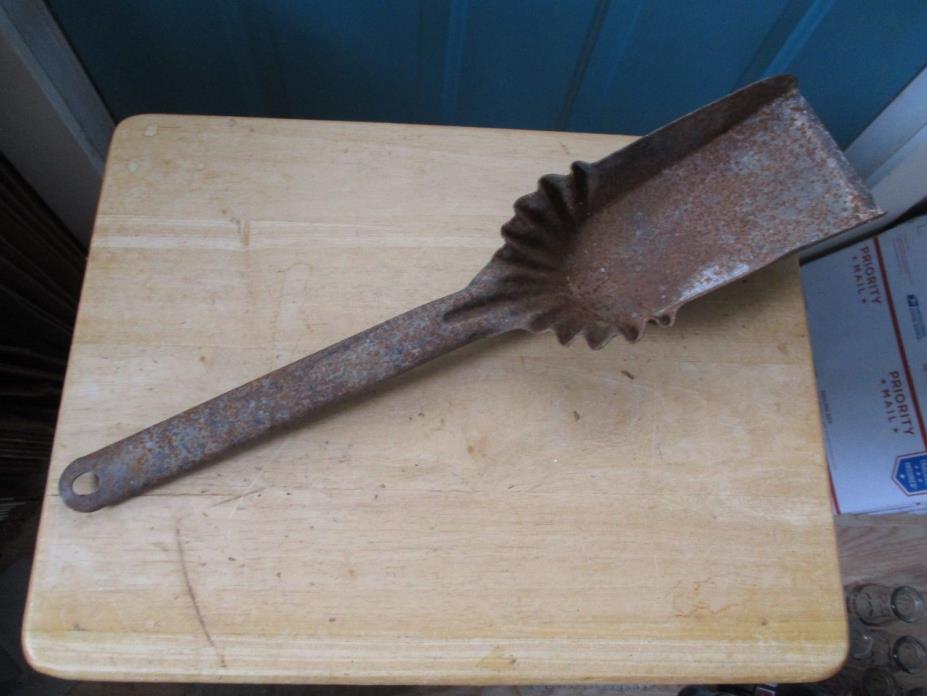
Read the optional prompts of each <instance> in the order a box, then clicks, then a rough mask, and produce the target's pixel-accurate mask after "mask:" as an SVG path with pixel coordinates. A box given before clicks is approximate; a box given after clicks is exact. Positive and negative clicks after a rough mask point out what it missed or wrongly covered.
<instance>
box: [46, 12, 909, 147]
mask: <svg viewBox="0 0 927 696" xmlns="http://www.w3.org/2000/svg"><path fill="white" fill-rule="evenodd" d="M47 2H48V5H49V7H50V8H51V10H52V12H53V13H54V14H55V16H56V17H57V18H58V21H59V22H60V24H61V27H62V29H63V30H64V32H65V34H66V36H67V37H68V38H69V40H70V41H71V43H72V44H73V46H74V48H75V51H76V52H77V54H78V56H79V57H80V59H81V60H82V61H83V63H84V65H85V66H86V68H87V71H88V72H89V74H90V76H91V79H92V80H93V81H94V82H95V83H96V85H97V88H98V89H99V91H100V93H101V95H102V96H103V99H104V100H105V102H106V103H107V105H108V106H109V108H110V110H111V111H112V113H113V116H114V117H115V118H116V119H122V118H124V117H126V116H130V115H132V114H136V113H142V112H152V111H155V112H179V113H206V114H234V115H253V116H278V117H295V118H328V119H350V120H368V121H403V122H417V123H447V124H463V125H480V126H502V127H512V128H542V129H563V130H582V131H598V132H611V133H645V132H647V131H649V130H652V129H653V128H656V127H657V126H659V125H661V124H662V123H664V122H666V121H668V120H670V119H672V118H674V117H676V116H680V115H682V114H684V113H686V112H687V111H690V110H692V109H694V108H696V107H698V106H700V105H701V104H703V103H705V102H708V101H710V100H712V99H716V98H718V97H720V96H722V95H724V94H725V93H727V92H729V91H731V90H732V89H734V88H736V87H739V86H742V85H744V84H747V83H749V82H751V81H753V80H756V79H759V78H761V77H764V76H766V75H771V74H775V73H779V72H792V73H794V74H796V75H797V76H798V78H799V81H800V84H801V87H802V90H803V92H804V93H805V95H806V96H807V97H808V98H809V100H810V101H811V103H812V104H813V105H814V106H815V108H816V109H817V110H818V112H819V113H820V114H821V116H822V118H823V119H824V121H825V122H826V123H827V125H828V126H829V127H830V129H831V131H832V132H833V133H834V135H835V137H836V138H837V140H838V141H839V142H840V143H841V144H843V145H846V144H848V143H849V142H850V141H851V140H852V139H853V138H854V137H855V136H856V135H857V134H858V133H859V132H860V131H861V130H862V129H863V128H864V127H865V126H866V125H867V124H868V123H869V122H870V121H871V120H872V118H873V117H874V116H875V115H876V114H878V112H879V111H881V109H882V108H883V107H884V106H885V105H886V104H887V103H888V102H889V101H891V99H892V98H893V97H894V96H895V95H896V94H897V93H898V92H899V91H900V90H901V89H902V88H903V87H904V86H905V85H906V84H907V83H908V82H909V81H910V80H911V78H912V77H914V75H916V74H917V72H919V71H920V70H921V69H922V68H923V67H924V66H925V65H927V1H925V0H881V1H878V2H876V1H875V0H391V1H387V0H341V1H337V2H336V1H334V0H332V1H326V2H323V1H320V0H264V1H263V2H262V1H260V0H47Z"/></svg>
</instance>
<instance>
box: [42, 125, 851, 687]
mask: <svg viewBox="0 0 927 696" xmlns="http://www.w3.org/2000/svg"><path fill="white" fill-rule="evenodd" d="M630 140H631V139H630V138H627V137H621V136H609V135H577V134H567V133H541V132H524V131H506V130H483V129H466V128H441V127H426V126H411V125H382V124H357V123H332V122H307V121H278V120H251V119H231V118H203V117H186V116H183V117H181V116H149V115H146V116H136V117H134V118H131V119H129V120H128V121H125V122H123V124H122V125H121V126H120V127H119V128H118V130H117V133H116V136H115V139H114V142H113V145H112V149H111V152H110V158H109V162H108V165H107V170H106V178H105V183H104V187H103V193H102V200H101V202H100V208H99V214H98V219H97V224H96V230H95V233H94V237H93V247H92V250H91V254H90V263H89V267H88V271H87V276H86V281H85V286H84V291H83V297H82V300H81V307H80V315H79V318H78V323H77V332H76V335H75V339H74V346H73V349H72V352H71V358H70V365H69V369H68V376H67V384H66V389H65V395H64V401H63V404H62V408H61V416H60V421H59V425H58V432H57V439H56V444H55V450H54V455H53V460H52V465H51V471H50V476H49V485H48V491H47V498H46V502H45V507H44V511H43V516H42V522H41V531H40V535H39V542H38V548H37V552H36V557H35V566H34V569H33V576H32V583H31V587H30V593H29V600H28V609H27V616H26V622H25V630H24V643H25V648H26V651H27V653H28V656H29V659H30V660H31V662H32V664H33V665H34V666H35V667H36V668H37V669H39V670H40V671H42V672H46V673H49V674H55V675H59V676H65V677H71V678H87V679H132V680H138V679H151V680H164V681H182V680H203V681H215V680H228V681H253V682H315V683H321V682H358V683H385V682H396V683H441V684H450V683H487V684H489V683H492V684H499V683H514V684H518V683H521V684H525V683H533V682H556V683H567V682H578V681H605V682H660V681H662V682H719V681H720V682H753V681H801V680H809V679H817V678H822V677H825V676H827V675H828V674H829V673H830V672H832V671H834V670H835V669H836V668H837V667H838V665H839V664H840V662H841V661H842V659H843V656H844V653H845V648H846V644H845V624H844V614H843V608H842V601H841V596H842V595H841V590H840V581H839V577H838V568H837V561H836V551H835V543H834V530H833V525H832V521H831V514H830V507H829V500H828V483H827V475H826V471H825V465H824V457H823V450H822V443H821V435H820V431H819V424H818V410H817V404H816V399H815V387H814V380H813V375H812V370H811V364H810V357H809V348H808V341H807V337H806V329H805V319H804V312H803V306H802V292H801V286H800V282H799V275H798V268H797V265H796V263H795V262H794V261H787V262H784V263H780V264H778V265H776V266H774V267H773V268H771V269H769V270H767V271H765V272H762V273H760V274H758V275H756V276H754V277H751V278H750V279H749V280H748V281H746V282H741V283H738V284H737V285H735V286H732V287H729V288H727V289H725V290H724V291H722V292H719V293H717V294H715V295H712V296H710V297H707V298H704V299H702V300H700V301H698V302H696V303H695V304H693V305H691V306H689V307H687V308H685V309H684V310H683V311H682V313H681V316H680V320H679V323H678V325H677V327H676V328H674V329H672V330H663V329H657V328H652V329H651V330H650V331H649V333H648V335H647V336H646V337H645V339H644V341H643V342H642V343H640V344H638V345H634V346H632V345H628V344H626V343H624V342H622V341H620V340H616V341H614V342H612V343H611V344H609V345H608V346H607V347H606V348H605V349H604V350H602V351H599V352H592V351H590V350H588V349H587V348H586V347H585V346H584V345H582V344H581V342H579V341H577V342H576V343H575V344H574V345H572V346H571V347H569V348H562V347H561V346H559V345H558V344H557V342H556V340H555V339H554V338H553V337H552V336H551V335H542V336H528V335H510V336H507V337H502V338H499V339H495V340H491V341H485V342H483V343H481V344H477V345H474V346H471V347H469V348H467V349H464V350H462V351H460V352H458V353H455V354H452V355H449V356H446V357H445V358H444V359H442V360H439V361H437V362H436V363H434V364H432V365H430V366H427V367H425V368H423V369H420V370H418V371H415V372H413V373H410V374H408V375H406V376H405V377H403V378H401V379H399V380H397V381H395V382H393V383H391V384H389V385H387V386H384V387H383V388H381V389H378V390H377V391H376V392H375V393H372V394H370V395H368V396H366V397H364V398H360V399H356V400H354V401H353V402H352V403H350V404H348V405H346V406H344V407H342V408H339V409H337V410H333V411H331V412H329V413H328V414H327V415H326V416H325V417H324V418H322V419H320V420H318V421H316V422H314V423H312V424H310V425H307V426H306V427H302V428H299V429H296V430H294V431H292V432H289V433H287V434H285V435H281V436H279V437H276V438H273V439H271V440H269V441H267V442H265V443H263V444H261V445H259V446H257V447H253V448H251V449H249V450H247V451H244V452H241V453H239V454H238V455H237V456H234V457H232V458H230V459H228V460H226V461H224V462H222V463H220V464H217V465H215V466H212V467H210V468H208V469H205V470H202V471H200V472H198V473H196V474H194V475H191V476H189V477H186V478H182V479H179V480H176V481H174V482H172V483H170V484H169V485H166V486H163V487H162V488H160V489H158V490H156V491H155V492H153V493H151V494H149V495H146V496H144V497H141V498H138V499H135V500H132V501H129V502H127V503H125V504H122V505H120V506H118V507H114V508H110V509H105V510H102V511H100V512H96V513H93V514H81V513H76V512H73V511H71V510H69V509H67V508H66V507H65V506H64V505H63V504H62V503H61V501H60V500H59V499H58V497H57V495H56V482H57V479H58V475H59V474H60V472H61V470H62V469H63V468H64V467H65V465H66V464H67V463H68V462H70V461H71V460H72V459H74V458H75V457H77V456H79V455H83V454H86V453H88V452H90V451H93V450H96V449H97V448H99V447H101V446H103V445H105V444H108V443H110V442H112V441H114V440H116V439H119V438H121V437H124V436H126V435H129V434H131V433H133V432H135V431H137V430H138V429H140V428H142V427H144V426H147V425H150V424H151V423H154V422H156V421H158V420H160V419H162V418H164V417H166V416H169V415H172V414H173V413H175V412H177V411H180V410H182V409H184V408H186V407H188V406H191V405H193V404H196V403H198V402H200V401H202V400H204V399H206V398H208V397H211V396H213V395H215V394H217V393H219V392H220V391H223V390H225V389H228V388H231V387H234V386H236V385H238V384H239V383H241V382H243V381H245V380H248V379H251V378H253V377H256V376H258V375H260V374H262V373H263V372H265V371H267V370H270V369H272V368H275V367H278V366H280V365H283V364H285V363H287V362H289V361H292V360H294V359H296V358H297V357H300V356H302V355H304V354H306V353H310V352H312V351H315V350H317V349H320V348H322V347H324V346H326V345H328V344H330V343H332V342H334V341H336V340H338V339H341V338H343V337H345V336H348V335H350V334H352V333H354V332H356V331H359V330H361V329H364V328H366V327H368V326H370V325H372V324H374V323H376V322H378V321H381V320H383V319H386V318H388V317H390V316H392V315H394V314H396V313H399V312H401V311H403V310H405V309H409V308H411V307H413V306H415V305H417V304H420V303H422V302H425V301H428V300H430V299H433V298H436V297H439V296H441V295H444V294H447V293H450V292H452V291H454V290H457V289H459V288H460V287H462V286H463V285H464V284H466V283H467V282H468V280H469V279H470V277H471V276H472V275H473V274H474V273H475V272H476V271H477V270H479V268H480V267H481V266H482V265H483V264H484V263H485V261H486V260H487V259H488V258H489V256H490V254H491V253H492V252H493V250H494V249H495V248H496V247H497V246H499V244H500V237H499V234H498V229H499V227H500V225H501V224H502V223H503V222H504V221H505V220H506V219H507V218H508V217H509V215H510V212H511V204H512V202H513V201H514V200H515V198H516V197H518V196H519V195H521V194H523V193H527V192H529V191H531V190H533V189H534V186H535V181H536V179H537V178H538V177H539V176H540V175H541V174H544V173H547V172H551V171H554V172H564V171H566V170H567V167H568V164H569V163H570V162H571V161H573V160H575V159H596V158H598V157H600V156H603V155H605V154H607V153H609V152H610V151H612V150H615V149H617V148H619V147H621V146H622V145H625V144H626V143H628V142H629V141H630Z"/></svg>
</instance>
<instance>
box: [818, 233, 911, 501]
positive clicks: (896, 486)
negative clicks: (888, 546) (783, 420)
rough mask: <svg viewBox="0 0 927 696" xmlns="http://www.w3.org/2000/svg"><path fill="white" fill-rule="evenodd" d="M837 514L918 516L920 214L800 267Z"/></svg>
mask: <svg viewBox="0 0 927 696" xmlns="http://www.w3.org/2000/svg"><path fill="white" fill-rule="evenodd" d="M802 278H803V281H804V286H805V302H806V305H807V309H808V324H809V329H810V332H811V346H812V350H813V352H814V366H815V373H816V375H817V384H818V396H819V399H820V402H821V417H822V420H823V424H824V436H825V440H826V447H827V457H828V463H829V465H830V474H831V483H832V486H833V493H834V507H835V509H836V510H837V512H844V513H858V512H900V511H910V510H913V511H919V512H927V430H925V428H924V412H923V409H924V408H927V330H925V316H927V216H924V217H919V218H916V219H913V220H910V221H908V222H906V223H904V224H901V225H898V226H897V227H894V228H892V229H890V230H887V231H886V232H883V233H882V234H880V235H878V236H877V237H873V238H870V239H867V240H865V241H862V242H858V243H856V244H854V245H852V246H850V247H847V248H845V249H841V250H839V251H836V252H834V253H832V254H829V255H828V256H825V257H823V258H821V259H818V260H816V261H813V262H811V263H808V264H806V265H805V266H804V267H803V269H802Z"/></svg>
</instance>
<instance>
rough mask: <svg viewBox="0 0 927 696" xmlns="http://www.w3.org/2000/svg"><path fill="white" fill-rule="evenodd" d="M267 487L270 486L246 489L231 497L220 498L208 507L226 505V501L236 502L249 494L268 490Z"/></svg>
mask: <svg viewBox="0 0 927 696" xmlns="http://www.w3.org/2000/svg"><path fill="white" fill-rule="evenodd" d="M267 488H268V486H261V487H260V488H255V489H254V490H253V491H245V492H244V493H239V494H238V495H233V496H232V497H231V498H226V499H225V500H220V501H219V502H218V503H213V504H212V505H210V506H209V507H208V508H207V510H211V509H212V508H215V507H219V506H220V505H225V504H226V503H234V502H235V501H236V500H241V499H242V498H246V497H248V496H249V495H254V494H255V493H260V492H261V491H266V490H267Z"/></svg>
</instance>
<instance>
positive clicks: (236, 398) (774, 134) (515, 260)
mask: <svg viewBox="0 0 927 696" xmlns="http://www.w3.org/2000/svg"><path fill="white" fill-rule="evenodd" d="M880 214H881V213H880V211H879V210H878V209H877V208H876V206H875V205H874V203H873V201H872V198H871V196H870V195H869V193H868V191H866V189H865V187H864V186H863V184H862V183H861V182H860V181H859V179H858V178H857V176H856V175H855V173H854V172H853V171H852V169H851V168H850V166H849V164H848V163H847V162H846V160H845V159H844V157H843V155H842V154H841V153H840V151H839V149H838V148H837V146H836V144H835V143H834V142H833V140H832V139H831V138H830V136H829V135H828V133H827V131H826V130H825V129H824V127H823V126H822V125H821V123H820V122H819V121H818V119H817V117H816V116H815V114H814V112H813V111H812V110H811V108H810V107H809V105H808V104H807V102H805V100H804V99H803V98H802V97H801V95H800V94H799V93H798V90H797V88H796V86H795V82H794V80H793V79H792V78H789V77H775V78H771V79H768V80H764V81H762V82H757V83H756V84H753V85H751V86H749V87H746V88H744V89H742V90H740V91H737V92H734V93H733V94H731V95H729V96H728V97H725V98H724V99H721V100H720V101H717V102H714V103H713V104H710V105H708V106H706V107H704V108H702V109H699V110H698V111H695V112H693V113H691V114H689V115H688V116H685V117H683V118H681V119H679V120H677V121H674V122H672V123H670V124H669V125H667V126H665V127H663V128H661V129H660V130H657V131H655V132H654V133H651V134H650V135H648V136H645V137H643V138H641V139H640V140H637V141H635V142H634V143H632V144H631V145H629V146H628V147H626V148H624V149H622V150H619V151H618V152H615V153H614V154H612V155H609V156H608V157H606V158H605V159H602V160H599V161H598V162H594V163H592V164H588V163H586V162H576V163H574V164H573V165H572V168H571V173H570V174H569V175H566V176H560V175H548V176H545V177H543V178H542V179H541V180H540V183H539V187H538V190H537V191H536V192H534V193H532V194H529V195H527V196H524V197H523V198H520V199H519V200H518V201H516V203H515V216H514V217H513V218H512V219H511V220H509V221H508V222H507V223H506V224H505V225H504V226H503V227H502V236H503V237H504V239H505V244H504V245H503V246H502V248H501V249H499V251H497V252H496V254H495V255H494V256H493V257H492V260H491V261H490V262H489V264H488V265H487V266H486V267H485V268H483V270H482V271H480V272H479V273H478V274H477V276H476V277H475V278H474V279H473V281H472V282H471V283H470V285H468V286H467V287H466V288H465V289H463V290H461V291H460V292H458V293H455V294H453V295H450V296H448V297H444V298H441V299H439V300H435V301H434V302H431V303H429V304H426V305H423V306H421V307H418V308H417V309H413V310H411V311H410V312H406V313H405V314H402V315H400V316H398V317H395V318H393V319H390V320H389V321H386V322H384V323H382V324H380V325H378V326H374V327H373V328H371V329H368V330H366V331H363V332H362V333H359V334H357V335H355V336H352V337H351V338H348V339H345V340H343V341H341V342H340V343H336V344H335V345H333V346H330V347H329V348H326V349H324V350H322V351H320V352H318V353H315V354H313V355H310V356H308V357H305V358H303V359H301V360H297V361H296V362H294V363H291V364H290V365H287V366H285V367H282V368H280V369H278V370H275V371H274V372H271V373H269V374H267V375H264V376H263V377H260V378H258V379H256V380H254V381H253V382H249V383H248V384H245V385H243V386H241V387H238V388H237V389H233V390H232V391H230V392H227V393H225V394H222V395H221V396H218V397H216V398H214V399H212V400H210V401H207V402H205V403H202V404H200V405H199V406H194V407H193V408H191V409H189V410H188V411H184V412H183V413H180V414H178V415H176V416H174V417H172V418H168V419H167V420H165V421H162V422H161V423H158V424H157V425H153V426H151V427H150V428H147V429H146V430H143V431H141V432H139V433H136V434H135V435H132V436H131V437H127V438H126V439H124V440H120V441H119V442H116V443H115V444H112V445H109V446H108V447H104V448H103V449H101V450H99V451H97V452H94V453H93V454H90V455H87V456H85V457H81V458H80V459H77V460H76V461H74V462H73V463H72V464H71V465H70V466H68V467H67V469H65V471H64V473H63V474H62V476H61V479H60V481H59V490H60V493H61V497H62V499H63V500H64V502H65V503H67V504H68V505H69V506H70V507H72V508H74V509H75V510H80V511H92V510H97V509H99V508H101V507H103V506H106V505H111V504H114V503H118V502H120V501H122V500H125V499H127V498H129V497H132V496H134V495H137V494H139V493H141V492H142V491H145V490H146V489H148V488H151V487H152V486H154V485H156V484H158V483H160V482H162V481H164V480H166V479H169V478H172V477H174V476H177V475H179V474H181V473H183V472H185V471H188V470H190V469H192V468H194V467H196V466H199V465H201V464H203V463H205V462H207V461H212V460H215V459H216V458H218V457H220V456H221V455H223V454H224V453H226V452H228V451H229V450H231V449H232V448H234V447H236V446H239V445H242V444H243V443H246V442H248V441H251V440H253V439H255V438H257V437H259V436H261V435H264V434H265V433H267V432H268V431H270V430H273V429H274V428H278V427H280V426H282V425H285V424H288V423H292V422H294V421H297V420H299V419H304V418H306V417H308V416H310V415H312V414H313V413H316V412H318V411H319V410H320V409H321V408H323V407H325V406H328V405H329V404H332V403H334V402H338V401H340V400H343V399H345V398H346V397H349V396H351V395H354V394H357V393H359V392H362V391H364V390H367V389H369V388H370V387H372V386H373V385H375V384H377V383H379V382H381V381H383V380H385V379H388V378H390V377H393V376H394V375H397V374H399V373H401V372H404V371H406V370H409V369H411V368H413V367H416V366H417V365H421V364H422V363H424V362H426V361H429V360H432V359H434V358H436V357H438V356H439V355H442V354H443V353H447V352H448V351H451V350H454V349H456V348H460V347H461V346H463V345H465V344H467V343H470V342H471V341H474V340H476V339H479V338H484V337H487V336H494V335H497V334H501V333H504V332H507V331H514V330H527V331H534V332H539V331H546V330H548V329H550V330H553V331H554V332H555V333H556V335H557V338H558V339H559V340H560V342H561V343H564V344H565V343H568V342H569V341H571V340H572V339H573V338H574V337H575V336H577V335H579V334H582V335H583V336H584V337H585V339H586V341H587V342H588V343H589V346H590V347H591V348H601V347H602V346H603V345H605V344H606V343H607V342H608V341H609V339H611V338H612V337H613V336H615V335H616V334H618V333H620V334H622V335H623V336H624V337H625V338H626V339H628V340H629V341H637V340H638V339H639V338H640V336H641V333H642V332H643V330H644V327H645V325H646V324H647V323H649V322H653V323H657V324H660V325H663V326H669V325H671V324H672V323H673V320H674V319H675V316H676V312H677V310H678V309H679V307H680V306H681V305H683V304H684V303H686V302H688V301H689V300H692V299H694V298H696V297H698V296H699V295H703V294H705V293H706V292H708V291H710V290H714V289H715V288H717V287H719V286H721V285H724V284H726V283H729V282H731V281H733V280H735V279H737V278H740V277H741V276H744V275H746V274H747V273H750V272H752V271H755V270H757V269H758V268H761V267H763V266H766V265H767V264H769V263H771V262H773V261H775V260H776V259H778V258H780V257H782V256H784V255H785V254H788V253H790V252H792V251H795V250H796V249H799V248H801V247H803V246H806V245H808V244H810V243H812V242H815V241H817V240H819V239H822V238H824V237H826V236H828V235H831V234H834V233H836V232H839V231H841V230H843V229H846V228H849V227H853V226H855V225H858V224H860V223H862V222H865V221H866V220H869V219H871V218H873V217H876V216H878V215H880ZM85 474H93V475H95V479H94V477H92V476H91V477H84V475H85ZM78 477H84V478H90V479H92V483H91V484H90V492H86V493H78V492H77V491H75V488H74V483H75V480H76V479H78ZM94 486H95V487H94Z"/></svg>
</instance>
